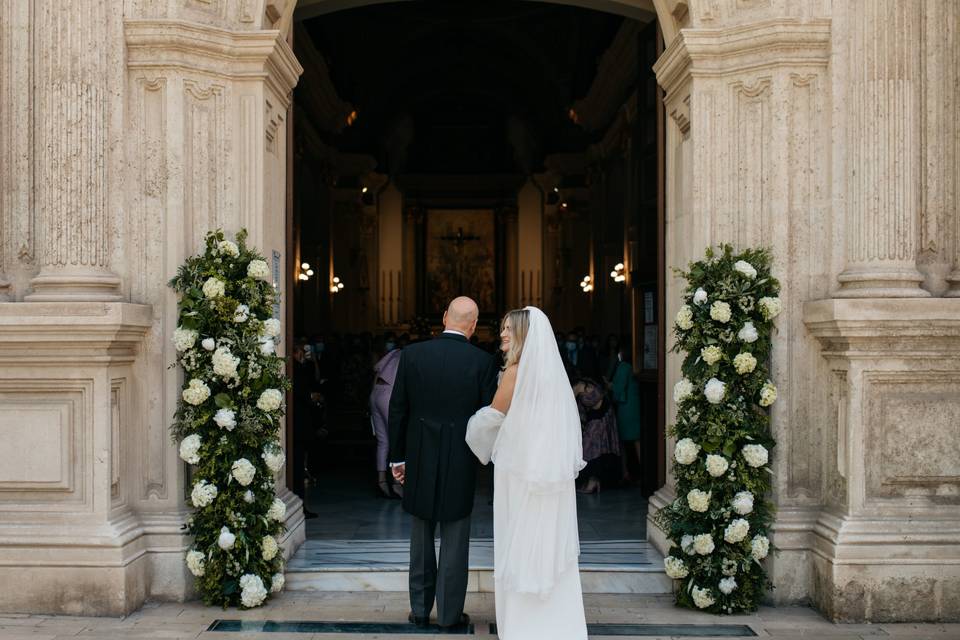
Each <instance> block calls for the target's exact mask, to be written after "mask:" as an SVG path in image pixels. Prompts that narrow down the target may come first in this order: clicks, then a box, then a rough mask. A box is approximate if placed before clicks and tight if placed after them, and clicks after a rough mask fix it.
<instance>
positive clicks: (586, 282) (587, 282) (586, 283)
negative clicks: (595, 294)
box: [580, 276, 593, 293]
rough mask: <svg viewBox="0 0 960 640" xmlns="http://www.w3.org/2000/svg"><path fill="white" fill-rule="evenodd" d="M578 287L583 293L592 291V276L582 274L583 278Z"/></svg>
mask: <svg viewBox="0 0 960 640" xmlns="http://www.w3.org/2000/svg"><path fill="white" fill-rule="evenodd" d="M580 288H581V289H582V290H583V292H584V293H590V292H591V291H593V278H591V277H590V276H583V280H581V281H580Z"/></svg>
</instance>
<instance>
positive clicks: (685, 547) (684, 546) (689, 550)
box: [680, 535, 696, 556]
mask: <svg viewBox="0 0 960 640" xmlns="http://www.w3.org/2000/svg"><path fill="white" fill-rule="evenodd" d="M680 549H681V550H682V551H683V552H684V553H685V554H687V555H688V556H692V555H693V554H694V553H696V552H695V551H694V550H693V536H691V535H685V536H683V537H682V538H680Z"/></svg>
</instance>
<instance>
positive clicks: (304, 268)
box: [297, 262, 313, 281]
mask: <svg viewBox="0 0 960 640" xmlns="http://www.w3.org/2000/svg"><path fill="white" fill-rule="evenodd" d="M312 275H313V269H311V268H310V264H309V263H307V262H301V263H300V274H299V275H298V276H297V278H298V279H300V280H304V281H306V280H309V279H310V277H311V276H312Z"/></svg>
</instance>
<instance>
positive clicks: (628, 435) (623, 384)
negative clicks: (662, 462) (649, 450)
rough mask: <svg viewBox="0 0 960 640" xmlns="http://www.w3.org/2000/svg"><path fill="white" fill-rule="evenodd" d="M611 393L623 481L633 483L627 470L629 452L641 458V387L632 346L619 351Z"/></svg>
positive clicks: (621, 346)
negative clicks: (618, 437)
mask: <svg viewBox="0 0 960 640" xmlns="http://www.w3.org/2000/svg"><path fill="white" fill-rule="evenodd" d="M610 393H611V395H612V396H613V404H614V406H615V407H616V410H617V430H618V431H619V433H620V441H621V443H622V444H623V455H621V456H620V468H621V471H622V472H623V481H624V482H632V481H633V479H632V478H631V477H630V471H629V470H628V468H627V450H628V449H633V450H634V452H635V453H636V455H637V463H638V464H639V462H640V460H641V458H640V385H639V384H638V383H637V379H636V377H634V375H633V366H632V365H631V364H630V345H629V344H627V343H621V344H620V348H619V349H618V350H617V367H616V369H614V373H613V380H612V381H611V382H610Z"/></svg>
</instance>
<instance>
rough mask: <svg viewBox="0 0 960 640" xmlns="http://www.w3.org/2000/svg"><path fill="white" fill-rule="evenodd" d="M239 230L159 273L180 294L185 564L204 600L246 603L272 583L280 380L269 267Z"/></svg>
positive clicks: (277, 525) (176, 428)
mask: <svg viewBox="0 0 960 640" xmlns="http://www.w3.org/2000/svg"><path fill="white" fill-rule="evenodd" d="M246 237H247V233H246V231H245V230H243V231H240V232H239V233H238V234H237V236H236V242H231V241H230V240H227V239H225V238H224V234H223V231H220V230H218V231H212V232H210V233H208V234H207V237H206V249H205V251H204V253H203V254H202V255H198V256H193V257H191V258H189V259H187V261H186V262H185V263H184V264H183V265H182V266H181V267H180V269H179V271H178V272H177V276H176V277H175V278H173V280H171V281H170V286H171V287H172V288H173V289H175V290H176V291H177V293H178V294H179V295H180V303H179V326H178V327H177V328H176V330H175V331H174V335H173V342H174V345H175V347H176V350H177V356H178V363H179V365H180V366H181V367H183V370H184V385H183V392H182V394H181V398H180V401H179V403H178V407H177V412H176V415H175V420H174V424H173V427H172V429H171V430H172V433H173V436H174V439H175V440H176V442H178V443H179V446H180V457H181V458H183V460H184V461H185V462H187V463H188V464H190V465H192V474H191V476H192V481H193V487H192V490H191V492H190V501H191V502H192V504H193V506H194V507H195V509H196V510H195V512H194V514H193V516H192V517H191V518H190V519H189V520H188V522H187V524H186V526H185V527H184V528H185V529H186V530H187V531H189V533H190V534H191V535H192V536H193V537H194V543H193V546H192V547H191V548H190V550H189V551H188V552H187V554H186V563H187V567H188V569H189V570H190V572H191V573H193V575H194V576H196V580H197V586H198V590H199V591H200V594H201V596H202V597H203V600H204V602H206V603H207V604H216V605H220V606H223V607H227V606H240V607H244V608H249V607H256V606H259V605H261V604H263V602H264V601H265V600H266V599H267V598H268V597H269V594H270V593H272V592H277V591H280V590H281V589H282V588H283V583H284V576H283V554H282V553H281V549H280V546H279V544H278V542H277V540H278V537H279V536H280V534H281V533H283V524H282V522H283V519H284V516H285V515H286V505H285V504H284V503H283V501H282V500H280V499H279V498H277V497H276V495H275V492H274V478H275V475H276V474H277V473H278V472H279V471H280V469H281V468H282V467H283V465H284V461H285V460H284V453H283V450H282V449H281V447H280V438H279V433H280V426H281V424H282V419H281V418H282V416H283V394H284V391H286V390H287V389H288V388H289V383H288V381H287V379H286V376H285V374H284V360H283V358H282V357H280V356H278V355H277V354H276V344H277V341H278V340H279V335H280V321H279V320H276V319H275V318H272V317H271V314H272V305H273V302H274V296H275V291H274V288H273V286H271V284H270V283H269V282H267V278H268V277H269V275H270V269H269V268H268V266H267V263H266V261H265V260H264V259H263V256H261V255H260V254H259V253H257V252H256V251H255V250H253V249H250V248H248V247H247V246H246Z"/></svg>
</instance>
